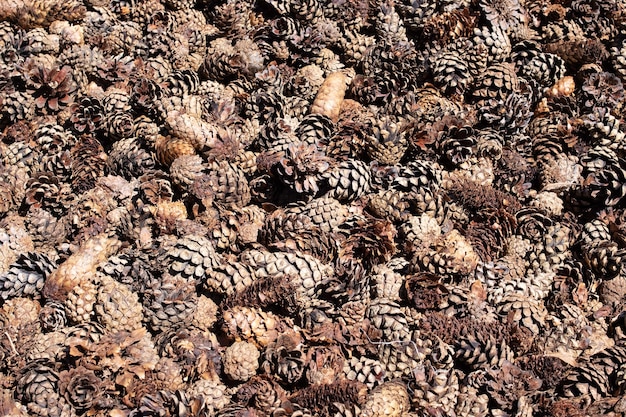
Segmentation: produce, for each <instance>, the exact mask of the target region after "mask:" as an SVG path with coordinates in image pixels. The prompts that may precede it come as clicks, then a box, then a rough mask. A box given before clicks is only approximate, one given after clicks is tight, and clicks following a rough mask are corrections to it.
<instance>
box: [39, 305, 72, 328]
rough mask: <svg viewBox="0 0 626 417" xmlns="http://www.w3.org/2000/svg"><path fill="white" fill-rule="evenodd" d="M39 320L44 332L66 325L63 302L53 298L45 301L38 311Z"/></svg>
mask: <svg viewBox="0 0 626 417" xmlns="http://www.w3.org/2000/svg"><path fill="white" fill-rule="evenodd" d="M39 322H40V323H41V329H42V330H43V331H44V332H52V331H57V330H60V329H62V328H64V327H65V326H66V325H67V316H66V314H65V306H64V305H63V303H60V302H58V301H54V300H48V301H46V304H45V305H44V306H43V307H42V308H41V310H40V311H39Z"/></svg>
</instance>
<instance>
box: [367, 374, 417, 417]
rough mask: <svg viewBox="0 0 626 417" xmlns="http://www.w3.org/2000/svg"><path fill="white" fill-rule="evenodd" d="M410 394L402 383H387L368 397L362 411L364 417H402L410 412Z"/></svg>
mask: <svg viewBox="0 0 626 417" xmlns="http://www.w3.org/2000/svg"><path fill="white" fill-rule="evenodd" d="M409 405H410V404H409V393H408V392H407V389H406V385H404V384H403V383H401V382H393V381H389V382H385V383H384V384H382V385H379V386H377V387H376V388H374V389H373V390H372V392H370V393H369V394H368V396H367V400H366V401H365V404H363V408H362V410H361V415H362V416H363V417H401V416H402V415H403V414H405V413H407V412H408V411H409Z"/></svg>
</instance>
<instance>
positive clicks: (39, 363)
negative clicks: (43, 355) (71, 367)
mask: <svg viewBox="0 0 626 417" xmlns="http://www.w3.org/2000/svg"><path fill="white" fill-rule="evenodd" d="M58 383H59V375H58V374H57V372H56V371H55V370H54V368H53V366H52V365H51V364H50V363H49V362H48V361H47V360H45V359H44V360H36V361H32V362H30V363H28V364H27V365H26V366H25V367H24V368H23V369H21V370H20V373H19V376H18V377H17V380H16V386H15V395H16V397H17V398H18V399H19V400H20V401H21V402H22V403H24V404H26V407H27V408H28V411H29V412H30V413H33V414H34V415H37V416H43V417H48V416H50V417H52V416H61V415H68V414H66V413H69V412H70V407H69V404H67V403H66V402H65V399H64V398H63V397H61V396H60V395H59V391H58Z"/></svg>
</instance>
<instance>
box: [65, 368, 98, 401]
mask: <svg viewBox="0 0 626 417" xmlns="http://www.w3.org/2000/svg"><path fill="white" fill-rule="evenodd" d="M102 386H103V381H102V380H101V379H100V378H98V377H97V376H96V374H95V373H94V371H92V370H89V369H86V368H84V367H82V366H79V367H76V368H72V369H70V370H68V371H63V372H61V373H60V374H59V393H61V394H62V395H64V396H65V398H66V399H67V401H68V402H69V403H70V404H71V405H72V406H73V407H74V408H75V409H76V410H77V411H79V412H80V411H84V410H88V409H90V408H91V407H92V406H93V405H95V403H96V401H98V400H99V397H100V395H102Z"/></svg>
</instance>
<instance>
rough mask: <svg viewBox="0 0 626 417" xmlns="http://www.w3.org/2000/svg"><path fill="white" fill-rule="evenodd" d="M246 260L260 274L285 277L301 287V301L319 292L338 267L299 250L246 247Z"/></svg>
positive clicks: (299, 289)
mask: <svg viewBox="0 0 626 417" xmlns="http://www.w3.org/2000/svg"><path fill="white" fill-rule="evenodd" d="M241 260H242V262H244V263H246V264H247V265H249V266H250V267H252V268H253V270H254V271H255V275H256V276H257V277H259V278H265V277H276V278H278V277H284V278H285V279H288V280H289V281H290V282H291V283H292V285H294V286H295V288H296V289H297V290H296V291H295V294H294V296H295V297H296V299H297V300H299V301H304V300H306V299H308V298H311V297H314V296H316V295H318V294H319V293H320V292H321V291H322V290H323V289H324V286H325V285H327V284H328V283H329V282H331V280H332V278H333V275H334V271H333V268H332V267H331V266H330V265H327V264H323V263H322V262H321V261H320V260H318V259H317V258H315V257H313V256H310V255H306V254H302V253H298V252H293V253H289V252H266V251H261V250H256V249H253V250H249V251H245V252H243V253H242V255H241Z"/></svg>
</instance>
